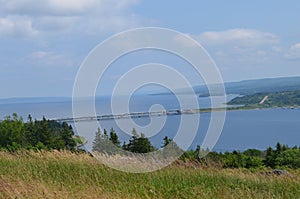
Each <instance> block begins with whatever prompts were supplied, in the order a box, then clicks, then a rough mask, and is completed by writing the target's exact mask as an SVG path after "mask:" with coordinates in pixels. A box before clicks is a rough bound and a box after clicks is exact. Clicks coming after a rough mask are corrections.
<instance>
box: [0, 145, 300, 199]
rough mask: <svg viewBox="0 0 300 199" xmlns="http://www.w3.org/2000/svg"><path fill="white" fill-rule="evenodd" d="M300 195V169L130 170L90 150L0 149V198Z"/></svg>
mask: <svg viewBox="0 0 300 199" xmlns="http://www.w3.org/2000/svg"><path fill="white" fill-rule="evenodd" d="M16 197H17V198H297V199H299V198H300V171H299V170H291V171H289V175H287V176H267V175H264V174H261V173H260V172H255V173H252V172H251V171H249V170H246V169H214V168H195V167H189V166H181V165H179V166H178V165H171V166H168V167H166V168H164V169H162V170H159V171H156V172H152V173H143V174H131V173H124V172H120V171H117V170H113V169H111V168H108V167H106V166H104V165H102V164H100V163H99V162H98V161H97V160H96V159H95V158H93V157H91V156H89V155H88V154H84V153H82V154H75V153H70V152H66V151H65V152H58V151H53V152H28V151H21V152H16V153H8V152H0V198H16Z"/></svg>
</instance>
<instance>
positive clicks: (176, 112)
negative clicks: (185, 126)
mask: <svg viewBox="0 0 300 199" xmlns="http://www.w3.org/2000/svg"><path fill="white" fill-rule="evenodd" d="M199 112H200V111H199V109H185V110H180V109H176V110H164V111H153V112H134V113H124V114H117V115H112V114H110V115H97V116H85V117H77V118H71V117H70V118H61V119H54V120H56V121H57V122H67V123H70V122H84V121H92V120H98V121H100V120H115V119H128V118H141V117H152V116H154V117H155V116H157V117H158V116H164V115H181V114H195V113H199Z"/></svg>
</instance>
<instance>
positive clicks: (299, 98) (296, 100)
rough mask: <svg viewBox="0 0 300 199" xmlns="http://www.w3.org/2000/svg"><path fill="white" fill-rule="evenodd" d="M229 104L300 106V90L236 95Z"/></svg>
mask: <svg viewBox="0 0 300 199" xmlns="http://www.w3.org/2000/svg"><path fill="white" fill-rule="evenodd" d="M264 98H265V100H263V99H264ZM227 104H228V105H244V106H245V107H258V108H259V107H260V108H268V107H293V106H300V90H297V91H284V92H275V93H256V94H252V95H245V96H242V97H236V98H234V99H233V100H231V101H230V102H228V103H227Z"/></svg>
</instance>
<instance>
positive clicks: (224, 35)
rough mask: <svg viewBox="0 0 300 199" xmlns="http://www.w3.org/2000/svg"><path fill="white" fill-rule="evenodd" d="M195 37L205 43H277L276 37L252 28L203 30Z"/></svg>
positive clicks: (245, 44)
mask: <svg viewBox="0 0 300 199" xmlns="http://www.w3.org/2000/svg"><path fill="white" fill-rule="evenodd" d="M197 39H198V40H199V41H200V42H201V43H203V44H205V45H237V46H259V45H265V44H276V43H278V41H279V40H278V37H277V36H276V35H274V34H272V33H269V32H261V31H258V30H253V29H229V30H224V31H210V32H204V33H202V34H201V35H199V36H197Z"/></svg>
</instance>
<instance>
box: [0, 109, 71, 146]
mask: <svg viewBox="0 0 300 199" xmlns="http://www.w3.org/2000/svg"><path fill="white" fill-rule="evenodd" d="M73 136H74V131H73V129H72V127H71V126H70V125H68V124H67V123H66V122H63V123H59V122H56V121H55V120H47V119H46V118H45V117H43V119H42V120H36V119H34V120H33V119H32V117H31V115H29V116H28V119H27V121H26V122H24V121H23V118H22V117H19V116H18V115H17V114H16V113H14V114H12V116H7V117H6V118H5V119H4V120H3V121H1V122H0V148H1V149H7V150H9V151H15V150H18V149H21V148H22V149H58V150H61V149H67V150H74V149H75V147H76V141H75V139H74V137H73Z"/></svg>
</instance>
